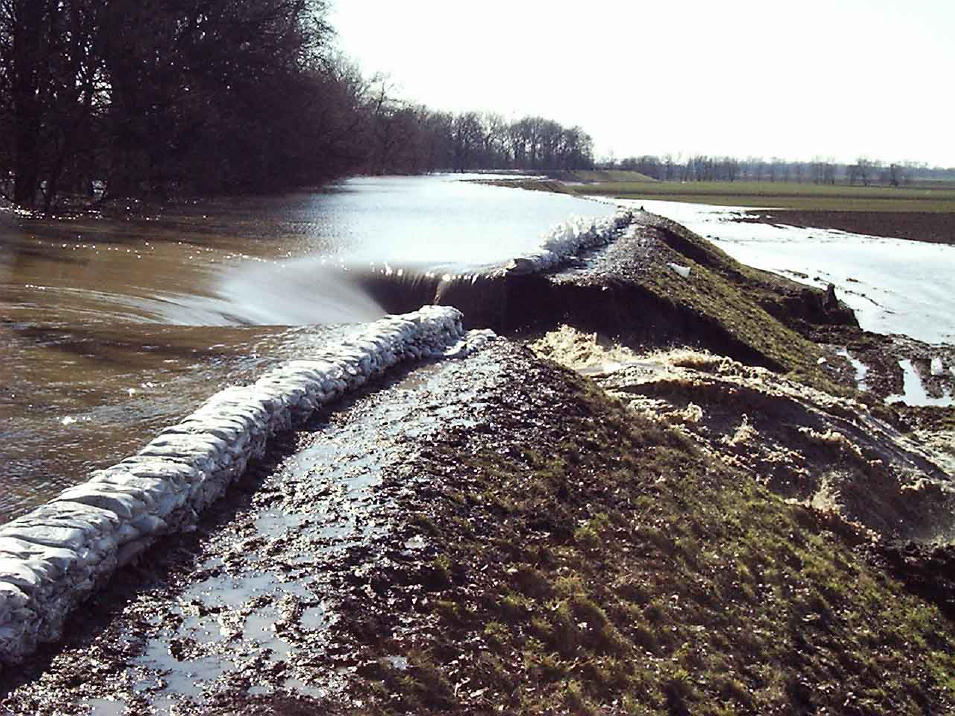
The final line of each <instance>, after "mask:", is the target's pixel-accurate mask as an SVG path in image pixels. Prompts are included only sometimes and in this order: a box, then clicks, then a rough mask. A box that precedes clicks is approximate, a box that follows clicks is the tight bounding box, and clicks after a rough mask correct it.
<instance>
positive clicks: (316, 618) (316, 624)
mask: <svg viewBox="0 0 955 716" xmlns="http://www.w3.org/2000/svg"><path fill="white" fill-rule="evenodd" d="M298 623H299V625H300V626H301V627H302V628H303V629H305V630H306V631H316V630H317V629H320V628H321V627H324V626H326V625H327V624H328V613H327V611H326V609H325V607H322V606H318V607H309V608H308V609H306V610H305V611H304V612H302V616H301V617H300V618H299V620H298Z"/></svg>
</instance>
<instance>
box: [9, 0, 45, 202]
mask: <svg viewBox="0 0 955 716" xmlns="http://www.w3.org/2000/svg"><path fill="white" fill-rule="evenodd" d="M15 8H16V10H15V23H14V30H13V68H12V69H13V83H12V84H13V87H12V90H13V123H14V127H13V132H14V173H15V180H14V186H13V201H14V203H15V204H17V205H18V206H23V207H27V208H30V207H32V206H33V203H34V201H35V200H36V191H37V186H38V184H39V175H40V127H41V120H42V110H43V106H42V102H41V101H40V83H39V70H40V67H39V60H40V50H41V45H42V42H43V4H42V3H40V2H37V0H17V2H16V5H15Z"/></svg>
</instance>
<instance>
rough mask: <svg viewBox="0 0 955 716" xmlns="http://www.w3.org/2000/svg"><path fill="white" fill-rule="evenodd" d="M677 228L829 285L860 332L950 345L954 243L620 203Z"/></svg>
mask: <svg viewBox="0 0 955 716" xmlns="http://www.w3.org/2000/svg"><path fill="white" fill-rule="evenodd" d="M618 202H619V203H621V204H627V205H637V206H643V207H645V208H646V209H647V211H651V212H653V213H656V214H660V215H662V216H666V217H667V218H670V219H673V220H674V221H676V222H678V223H680V224H683V225H684V226H686V227H687V228H689V229H692V230H693V231H695V232H696V233H698V234H700V235H701V236H704V237H706V238H708V239H710V240H711V241H713V242H714V243H715V244H716V245H717V246H719V247H720V248H721V249H723V250H724V251H726V253H728V254H729V255H730V256H732V257H733V258H735V259H737V260H738V261H741V262H743V263H745V264H748V265H750V266H755V267H756V268H762V269H766V270H769V271H774V272H776V273H780V274H783V275H786V276H788V277H789V278H792V279H795V280H796V281H800V282H802V283H807V284H810V285H813V286H817V287H819V288H825V287H826V286H827V285H828V284H829V283H832V284H834V285H835V287H836V292H837V294H838V296H839V298H840V299H842V300H843V301H845V303H846V304H848V305H849V307H850V308H852V309H853V310H854V311H855V312H856V316H857V317H858V319H859V323H860V325H861V326H862V328H863V329H865V330H868V331H873V332H875V333H899V334H903V335H907V336H910V337H912V338H915V339H917V340H921V341H925V342H926V343H947V344H955V297H953V293H952V290H951V287H952V286H955V246H951V245H943V244H929V243H923V242H916V241H906V240H903V239H892V238H880V237H874V236H866V235H863V234H853V233H849V232H845V231H838V230H836V229H819V228H800V227H793V226H785V225H771V224H762V223H751V222H746V223H740V222H739V221H738V219H739V218H740V216H741V215H746V214H747V213H751V212H753V211H754V210H752V209H741V208H734V207H727V206H713V205H708V204H691V203H684V202H673V201H644V200H633V201H628V200H618Z"/></svg>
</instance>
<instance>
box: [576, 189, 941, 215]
mask: <svg viewBox="0 0 955 716" xmlns="http://www.w3.org/2000/svg"><path fill="white" fill-rule="evenodd" d="M573 188H574V191H576V192H577V193H581V194H599V195H604V196H616V197H622V198H627V199H662V200H667V201H687V202H698V203H703V204H719V205H724V206H751V207H776V208H789V209H806V210H808V209H815V210H831V211H916V212H942V213H951V212H955V187H952V186H945V187H939V186H934V185H933V186H925V187H903V188H892V187H861V186H843V185H837V186H829V185H817V184H797V183H782V182H688V183H686V184H682V183H679V182H639V181H626V182H620V181H601V182H600V183H597V184H587V185H582V186H575V187H573Z"/></svg>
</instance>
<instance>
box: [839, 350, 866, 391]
mask: <svg viewBox="0 0 955 716" xmlns="http://www.w3.org/2000/svg"><path fill="white" fill-rule="evenodd" d="M836 355H840V356H842V357H843V358H845V359H846V360H848V361H849V363H851V364H852V367H853V369H855V372H856V387H857V388H858V389H859V390H861V391H863V392H865V391H867V390H868V389H869V386H868V385H866V382H865V377H866V374H867V373H868V372H869V367H868V366H867V365H866V364H865V363H863V362H862V361H861V360H859V359H858V358H855V357H853V356H852V354H851V353H849V351H847V350H846V349H845V348H840V349H839V350H837V351H836Z"/></svg>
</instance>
